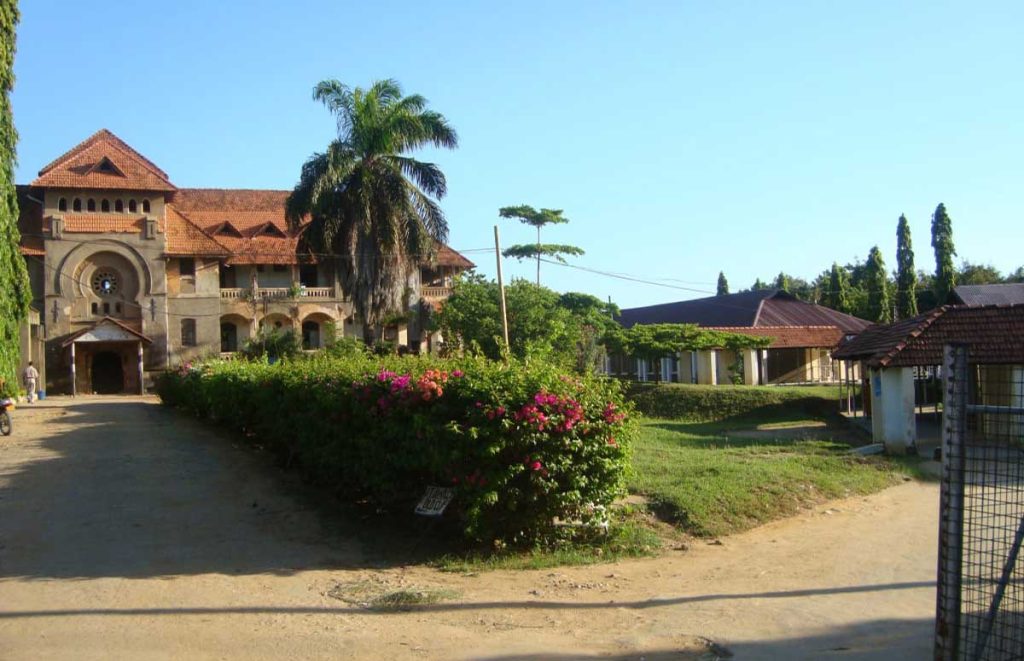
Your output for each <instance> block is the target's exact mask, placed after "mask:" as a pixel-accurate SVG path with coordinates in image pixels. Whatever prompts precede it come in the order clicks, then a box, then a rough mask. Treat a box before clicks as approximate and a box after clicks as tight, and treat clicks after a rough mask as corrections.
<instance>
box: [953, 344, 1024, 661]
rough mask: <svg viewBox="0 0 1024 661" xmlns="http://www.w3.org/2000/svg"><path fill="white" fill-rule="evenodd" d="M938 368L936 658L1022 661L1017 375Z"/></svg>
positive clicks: (1021, 412) (1022, 401)
mask: <svg viewBox="0 0 1024 661" xmlns="http://www.w3.org/2000/svg"><path fill="white" fill-rule="evenodd" d="M944 368H945V369H944V370H943V372H944V375H945V395H946V396H945V405H944V406H945V408H944V411H943V417H944V420H943V422H944V424H943V438H942V464H943V474H942V504H941V512H940V521H939V574H938V603H937V610H936V627H935V658H936V659H942V660H944V661H945V660H954V659H957V660H959V659H966V660H969V661H976V660H982V659H985V660H988V659H999V660H1000V661H1002V660H1006V659H1024V553H1022V551H1021V545H1022V542H1024V366H1021V365H973V364H970V362H969V355H968V347H966V346H963V345H958V346H947V347H946V350H945V365H944Z"/></svg>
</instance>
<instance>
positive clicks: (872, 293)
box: [864, 246, 892, 324]
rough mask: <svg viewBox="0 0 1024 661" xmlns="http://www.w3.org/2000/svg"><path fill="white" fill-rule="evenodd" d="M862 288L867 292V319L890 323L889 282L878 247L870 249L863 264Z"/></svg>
mask: <svg viewBox="0 0 1024 661" xmlns="http://www.w3.org/2000/svg"><path fill="white" fill-rule="evenodd" d="M864 288H865V289H866V290H867V292H868V309H867V313H868V319H870V320H871V321H877V322H878V323H880V324H887V323H889V322H890V321H892V310H891V307H890V303H889V281H888V278H887V277H886V275H885V262H884V261H883V260H882V251H881V250H879V249H878V246H874V247H873V248H871V252H869V253H868V261H867V262H866V263H865V264H864Z"/></svg>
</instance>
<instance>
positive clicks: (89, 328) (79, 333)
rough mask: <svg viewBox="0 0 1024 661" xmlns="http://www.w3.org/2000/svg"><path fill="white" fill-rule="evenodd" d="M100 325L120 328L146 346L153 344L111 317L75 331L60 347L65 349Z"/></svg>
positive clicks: (136, 331)
mask: <svg viewBox="0 0 1024 661" xmlns="http://www.w3.org/2000/svg"><path fill="white" fill-rule="evenodd" d="M101 325H109V326H116V327H118V328H120V329H122V330H125V331H127V332H128V333H130V334H132V335H134V336H135V337H137V338H138V339H140V340H142V341H143V342H145V343H146V344H152V343H153V340H151V339H149V338H148V337H146V336H145V335H143V334H142V333H140V332H139V331H138V330H136V329H134V328H132V327H131V326H129V325H128V324H126V323H124V322H122V321H119V320H117V319H114V318H113V317H103V318H102V319H100V320H99V321H97V322H96V323H95V324H92V325H91V326H87V327H85V328H83V329H82V330H80V331H76V332H75V333H74V334H72V335H69V336H68V337H67V338H66V339H65V340H64V342H62V343H61V346H64V347H66V346H68V345H69V344H72V343H73V342H74V341H75V340H77V339H78V338H80V337H82V336H83V335H85V334H86V333H88V332H89V331H92V330H94V329H95V328H96V327H97V326H101Z"/></svg>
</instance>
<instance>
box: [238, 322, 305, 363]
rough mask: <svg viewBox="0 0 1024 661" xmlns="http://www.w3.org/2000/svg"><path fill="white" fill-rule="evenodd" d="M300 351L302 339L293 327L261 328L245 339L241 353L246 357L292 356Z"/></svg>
mask: <svg viewBox="0 0 1024 661" xmlns="http://www.w3.org/2000/svg"><path fill="white" fill-rule="evenodd" d="M300 353H302V340H301V339H300V338H299V335H298V333H296V332H295V330H294V329H291V328H289V329H287V330H280V329H278V328H261V329H260V330H259V332H258V333H256V336H255V337H253V338H251V339H249V340H246V342H245V346H244V347H243V348H242V355H243V356H245V357H246V358H263V357H267V358H274V359H278V358H292V357H294V356H297V355H299V354H300Z"/></svg>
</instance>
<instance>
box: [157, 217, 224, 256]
mask: <svg viewBox="0 0 1024 661" xmlns="http://www.w3.org/2000/svg"><path fill="white" fill-rule="evenodd" d="M166 209H167V251H166V254H167V255H171V256H181V255H184V256H189V255H197V256H200V255H202V256H206V257H221V256H227V255H228V254H229V252H230V251H229V250H228V249H227V248H226V247H225V246H224V245H222V244H221V243H219V242H217V240H216V239H214V238H213V237H211V236H209V235H208V234H207V233H206V232H204V231H203V230H202V229H200V228H199V226H197V225H196V224H195V223H193V222H192V221H191V220H189V219H188V218H186V217H185V216H184V215H182V214H180V213H178V211H177V210H175V209H174V207H172V206H171V205H167V207H166Z"/></svg>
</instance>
